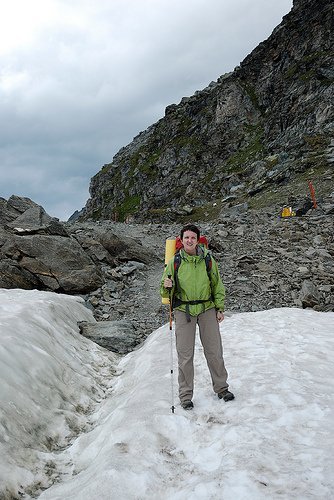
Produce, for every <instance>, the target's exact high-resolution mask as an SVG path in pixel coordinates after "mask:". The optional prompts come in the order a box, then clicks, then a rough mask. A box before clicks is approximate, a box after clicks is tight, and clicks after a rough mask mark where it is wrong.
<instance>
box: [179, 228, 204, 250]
mask: <svg viewBox="0 0 334 500" xmlns="http://www.w3.org/2000/svg"><path fill="white" fill-rule="evenodd" d="M180 237H181V240H182V244H183V248H184V250H185V251H186V252H187V253H188V254H189V255H195V254H196V247H197V243H198V240H199V237H200V231H199V229H198V227H197V226H194V225H193V224H188V225H187V226H184V227H183V228H182V229H181V234H180Z"/></svg>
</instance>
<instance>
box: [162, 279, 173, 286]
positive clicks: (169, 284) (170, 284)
mask: <svg viewBox="0 0 334 500" xmlns="http://www.w3.org/2000/svg"><path fill="white" fill-rule="evenodd" d="M164 287H165V288H166V289H168V288H173V280H172V279H170V278H165V279H164Z"/></svg>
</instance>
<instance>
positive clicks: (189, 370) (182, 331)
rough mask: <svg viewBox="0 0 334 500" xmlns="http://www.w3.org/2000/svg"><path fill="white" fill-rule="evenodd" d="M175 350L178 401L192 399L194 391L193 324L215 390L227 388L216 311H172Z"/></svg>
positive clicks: (219, 390)
mask: <svg viewBox="0 0 334 500" xmlns="http://www.w3.org/2000/svg"><path fill="white" fill-rule="evenodd" d="M174 317H175V336H176V350H177V355H178V364H179V379H178V381H179V398H180V401H181V403H183V402H184V401H187V400H189V399H190V400H191V399H192V397H193V391H194V349H195V334H196V325H197V324H198V326H199V335H200V339H201V343H202V346H203V349H204V355H205V358H206V362H207V364H208V367H209V371H210V375H211V379H212V386H213V390H214V392H216V393H218V392H221V391H223V390H225V389H227V388H228V383H227V371H226V369H225V364H224V359H223V347H222V341H221V336H220V332H219V324H218V322H217V318H216V310H215V309H214V308H213V309H209V310H207V311H205V312H204V313H201V314H199V315H198V316H190V320H191V321H190V323H188V322H187V317H186V313H184V312H182V311H178V310H175V311H174Z"/></svg>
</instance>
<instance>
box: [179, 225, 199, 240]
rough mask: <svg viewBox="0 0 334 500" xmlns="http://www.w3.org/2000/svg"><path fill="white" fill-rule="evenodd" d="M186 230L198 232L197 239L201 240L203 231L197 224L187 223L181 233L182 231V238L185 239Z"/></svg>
mask: <svg viewBox="0 0 334 500" xmlns="http://www.w3.org/2000/svg"><path fill="white" fill-rule="evenodd" d="M186 231H192V232H193V233H196V234H197V239H198V240H199V238H200V236H201V232H200V230H199V229H198V227H197V226H195V225H194V224H187V225H186V226H184V227H183V228H182V229H181V233H180V238H181V240H182V239H183V235H184V233H185V232H186Z"/></svg>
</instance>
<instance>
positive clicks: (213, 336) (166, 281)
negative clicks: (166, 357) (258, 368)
mask: <svg viewBox="0 0 334 500" xmlns="http://www.w3.org/2000/svg"><path fill="white" fill-rule="evenodd" d="M180 238H181V241H182V244H183V248H181V250H180V251H179V257H178V259H177V258H176V256H175V257H173V258H172V259H171V260H170V261H169V262H168V264H167V266H166V268H165V271H164V273H163V276H162V280H161V290H160V293H161V296H162V297H168V296H169V294H170V293H171V295H172V297H173V300H172V303H173V308H174V318H175V336H176V350H177V355H178V366H179V376H178V381H179V398H180V401H181V406H182V408H184V409H187V410H189V409H191V408H193V406H194V405H193V402H192V397H193V388H194V348H195V333H196V325H197V324H198V326H199V334H200V339H201V343H202V345H203V348H204V355H205V358H206V361H207V364H208V367H209V371H210V374H211V379H212V385H213V390H214V392H215V393H217V395H218V398H219V399H223V400H224V401H231V400H232V399H234V395H233V394H232V393H231V392H230V391H229V390H228V383H227V372H226V369H225V365H224V359H223V348H222V341H221V336H220V331H219V324H218V323H220V322H221V321H223V319H224V299H225V287H224V285H223V283H222V281H221V278H220V276H219V271H218V266H217V263H216V261H215V260H214V258H213V257H212V256H211V255H210V253H209V252H208V250H207V249H206V248H205V247H203V246H202V245H200V244H199V239H200V230H199V229H198V227H197V226H195V225H193V224H189V225H187V226H185V227H183V228H182V230H181V234H180ZM208 256H209V257H208ZM208 261H210V265H208ZM177 262H178V264H177ZM168 276H170V278H169V277H168Z"/></svg>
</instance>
